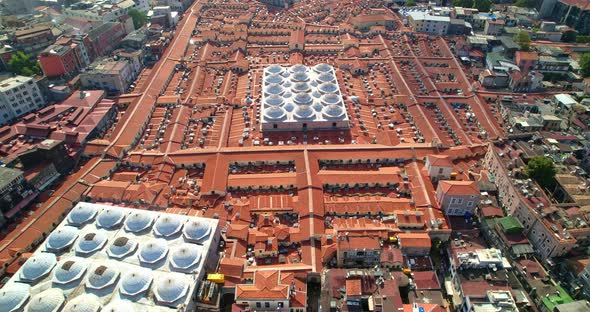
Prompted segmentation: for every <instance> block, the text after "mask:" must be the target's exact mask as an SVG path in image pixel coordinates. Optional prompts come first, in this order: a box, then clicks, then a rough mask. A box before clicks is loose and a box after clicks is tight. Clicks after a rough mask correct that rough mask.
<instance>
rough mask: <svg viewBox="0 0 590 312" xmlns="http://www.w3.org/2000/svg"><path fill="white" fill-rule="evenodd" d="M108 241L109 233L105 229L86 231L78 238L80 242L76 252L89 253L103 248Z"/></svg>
mask: <svg viewBox="0 0 590 312" xmlns="http://www.w3.org/2000/svg"><path fill="white" fill-rule="evenodd" d="M106 243H107V234H106V233H105V231H104V230H98V231H96V232H90V233H86V234H84V236H83V237H81V238H80V239H79V240H78V244H77V245H76V253H77V254H81V255H87V254H90V253H93V252H95V251H97V250H99V249H101V248H102V247H104V245H105V244H106Z"/></svg>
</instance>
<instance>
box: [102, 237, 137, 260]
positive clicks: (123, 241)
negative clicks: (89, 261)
mask: <svg viewBox="0 0 590 312" xmlns="http://www.w3.org/2000/svg"><path fill="white" fill-rule="evenodd" d="M135 250H137V241H136V240H134V239H131V238H129V237H127V236H119V237H117V238H116V239H115V240H114V241H113V243H112V244H111V246H110V247H109V249H108V250H107V254H108V255H109V256H110V257H111V258H115V259H121V258H124V257H126V256H129V255H130V254H132V253H133V252H135Z"/></svg>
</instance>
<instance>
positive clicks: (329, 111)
mask: <svg viewBox="0 0 590 312" xmlns="http://www.w3.org/2000/svg"><path fill="white" fill-rule="evenodd" d="M322 114H324V117H326V118H340V117H342V115H344V110H343V109H342V107H341V106H338V105H336V104H330V105H328V106H326V107H324V109H323V110H322Z"/></svg>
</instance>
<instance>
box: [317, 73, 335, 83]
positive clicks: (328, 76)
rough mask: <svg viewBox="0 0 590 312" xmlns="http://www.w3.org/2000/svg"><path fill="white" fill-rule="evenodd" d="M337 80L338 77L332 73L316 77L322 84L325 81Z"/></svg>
mask: <svg viewBox="0 0 590 312" xmlns="http://www.w3.org/2000/svg"><path fill="white" fill-rule="evenodd" d="M335 80H336V77H334V75H333V74H330V73H323V74H320V75H319V76H318V77H317V79H316V81H318V82H319V83H320V84H321V83H325V82H334V81H335Z"/></svg>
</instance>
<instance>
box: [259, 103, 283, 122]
mask: <svg viewBox="0 0 590 312" xmlns="http://www.w3.org/2000/svg"><path fill="white" fill-rule="evenodd" d="M286 115H287V113H286V112H285V110H284V109H282V108H281V107H279V106H271V107H269V108H267V109H265V110H264V116H265V117H266V118H268V119H271V120H280V119H283V118H284V117H285V116H286Z"/></svg>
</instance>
